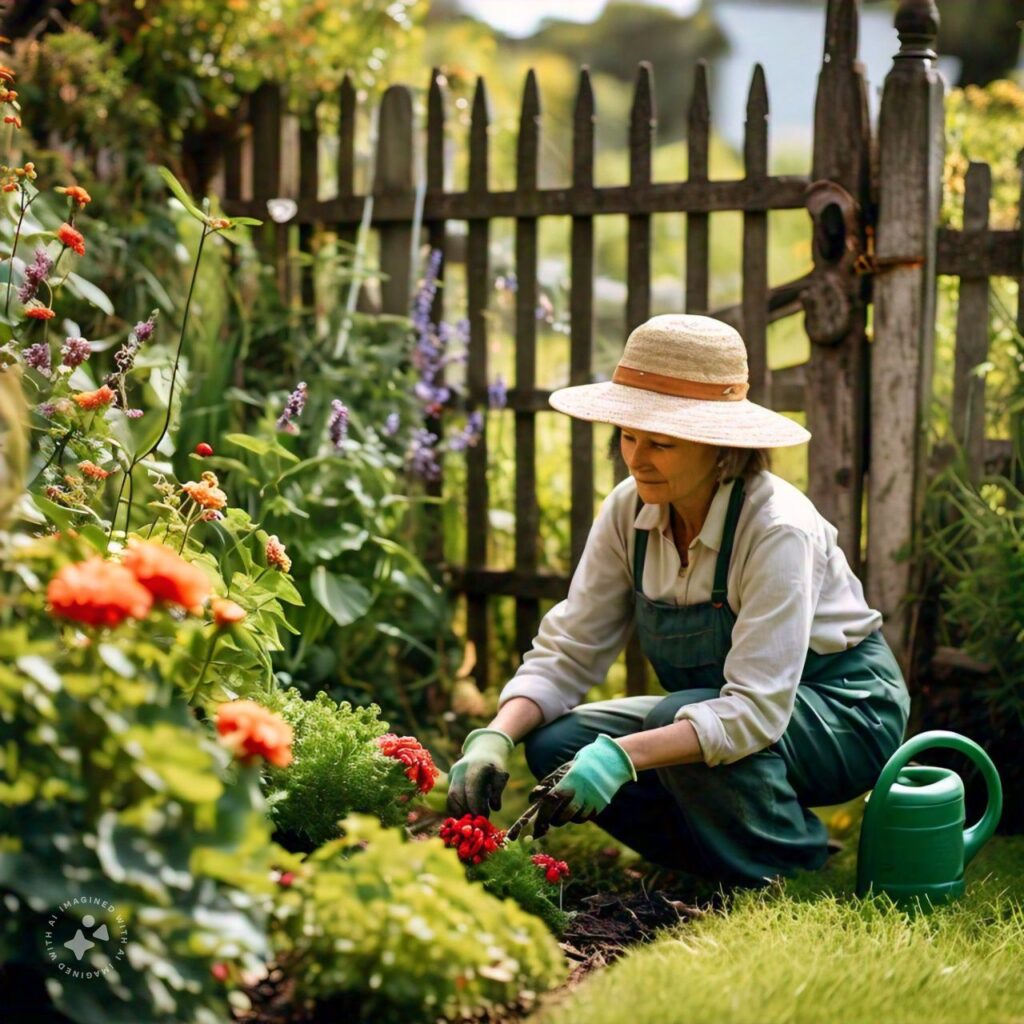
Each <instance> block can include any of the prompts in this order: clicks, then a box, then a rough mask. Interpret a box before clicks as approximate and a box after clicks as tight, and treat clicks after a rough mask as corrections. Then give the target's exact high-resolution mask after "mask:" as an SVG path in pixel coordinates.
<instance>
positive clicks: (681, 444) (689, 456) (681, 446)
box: [619, 427, 720, 505]
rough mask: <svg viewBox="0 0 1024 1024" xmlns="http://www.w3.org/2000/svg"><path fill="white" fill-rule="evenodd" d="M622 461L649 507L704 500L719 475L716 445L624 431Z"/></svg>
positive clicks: (620, 445)
mask: <svg viewBox="0 0 1024 1024" xmlns="http://www.w3.org/2000/svg"><path fill="white" fill-rule="evenodd" d="M619 447H620V450H621V451H622V459H623V461H624V462H625V463H626V466H627V467H628V468H629V472H630V473H631V474H632V476H633V479H634V480H635V481H636V489H637V493H638V494H639V495H640V498H641V499H642V500H643V501H644V503H645V504H648V505H663V504H669V503H671V504H675V503H677V502H678V503H680V504H682V505H686V504H687V503H688V502H693V501H696V500H698V499H701V498H703V497H705V495H706V492H707V490H708V488H709V486H710V485H711V484H712V482H713V481H714V480H715V477H716V474H717V469H718V467H717V462H718V455H719V451H720V449H719V448H718V447H717V445H711V444H701V443H700V442H699V441H684V440H683V439H682V438H678V437H669V436H668V435H667V434H651V433H648V432H647V431H645V430H634V429H633V428H632V427H623V428H622V437H621V439H620V442H619Z"/></svg>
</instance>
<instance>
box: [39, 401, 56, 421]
mask: <svg viewBox="0 0 1024 1024" xmlns="http://www.w3.org/2000/svg"><path fill="white" fill-rule="evenodd" d="M36 412H37V413H39V415H40V416H45V417H46V419H48V420H51V419H53V417H54V414H55V413H56V412H57V405H56V403H54V402H40V403H39V404H38V405H37V406H36Z"/></svg>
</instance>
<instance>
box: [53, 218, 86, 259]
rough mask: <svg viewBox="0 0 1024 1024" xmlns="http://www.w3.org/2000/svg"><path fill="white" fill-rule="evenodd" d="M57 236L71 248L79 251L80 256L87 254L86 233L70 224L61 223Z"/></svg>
mask: <svg viewBox="0 0 1024 1024" xmlns="http://www.w3.org/2000/svg"><path fill="white" fill-rule="evenodd" d="M57 237H58V238H59V239H60V240H61V242H63V243H64V244H65V245H66V246H67V247H68V248H69V249H73V250H74V251H75V252H77V253H78V255H79V256H84V255H85V235H83V234H82V232H81V231H77V230H76V229H75V228H73V227H72V226H71V225H70V224H61V226H60V227H59V228H57Z"/></svg>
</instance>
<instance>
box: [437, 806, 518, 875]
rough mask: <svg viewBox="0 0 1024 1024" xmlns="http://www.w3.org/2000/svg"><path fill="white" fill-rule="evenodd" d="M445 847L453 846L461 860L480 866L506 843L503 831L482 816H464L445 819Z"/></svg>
mask: <svg viewBox="0 0 1024 1024" xmlns="http://www.w3.org/2000/svg"><path fill="white" fill-rule="evenodd" d="M441 838H442V839H443V840H444V845H445V846H453V847H454V848H455V849H456V850H458V853H459V860H461V861H464V862H465V863H466V864H479V863H480V861H482V860H483V859H484V857H489V856H490V855H491V854H492V853H494V851H495V850H497V849H498V847H499V846H501V844H502V843H503V842H504V841H505V832H504V830H503V829H500V828H495V827H494V826H493V825H492V824H491V823H490V822H489V821H488V820H487V819H486V818H485V817H484V816H483V815H482V814H464V815H463V816H462V817H461V818H459V819H455V818H445V819H444V822H443V823H442V824H441Z"/></svg>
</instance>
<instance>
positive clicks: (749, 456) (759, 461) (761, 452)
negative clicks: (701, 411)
mask: <svg viewBox="0 0 1024 1024" xmlns="http://www.w3.org/2000/svg"><path fill="white" fill-rule="evenodd" d="M621 438H622V427H616V428H615V429H614V430H613V431H612V436H611V440H610V441H609V442H608V458H609V459H611V460H612V461H613V462H614V461H615V459H617V458H618V457H619V453H620V448H619V443H620V440H621ZM771 468H772V453H771V450H770V449H768V448H724V447H723V448H721V449H720V450H719V456H718V481H719V483H723V484H724V483H728V482H729V481H730V480H734V479H736V478H737V477H743V479H744V480H749V479H750V478H751V477H752V476H754V474H756V473H760V472H761V470H763V469H764V470H771Z"/></svg>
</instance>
